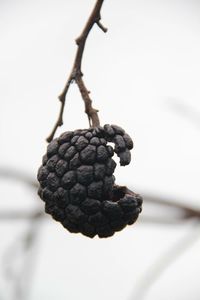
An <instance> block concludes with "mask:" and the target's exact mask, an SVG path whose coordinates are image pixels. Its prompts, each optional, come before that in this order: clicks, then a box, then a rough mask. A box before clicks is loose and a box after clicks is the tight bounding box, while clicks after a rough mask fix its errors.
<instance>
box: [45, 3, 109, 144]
mask: <svg viewBox="0 0 200 300" xmlns="http://www.w3.org/2000/svg"><path fill="white" fill-rule="evenodd" d="M103 1H104V0H97V1H96V4H95V6H94V9H93V11H92V13H91V15H90V17H89V19H88V21H87V23H86V25H85V27H84V29H83V31H82V33H81V35H80V36H79V37H78V38H77V39H76V44H77V46H78V48H77V51H76V56H75V60H74V64H73V68H72V71H71V73H70V75H69V77H68V79H67V82H66V84H65V86H64V89H63V91H62V93H61V94H60V95H59V97H58V99H59V100H60V101H61V107H60V112H59V116H58V119H57V121H56V123H55V125H54V128H53V130H52V132H51V134H50V135H49V137H48V138H47V142H51V141H52V139H53V137H54V134H55V132H56V130H57V128H58V127H59V126H62V125H63V112H64V107H65V100H66V95H67V92H68V90H69V87H70V85H71V83H72V82H75V83H77V85H78V87H79V90H80V92H81V96H82V98H83V101H84V102H85V112H86V114H87V115H88V120H89V125H90V126H98V125H99V124H100V122H99V117H98V114H97V112H98V110H96V109H94V108H93V107H92V100H91V98H90V97H89V93H88V90H87V88H86V86H85V84H84V82H83V79H82V77H83V73H82V71H81V65H82V58H83V52H84V49H85V43H86V40H87V37H88V34H89V32H90V30H91V29H92V27H93V25H94V24H97V26H98V27H99V28H100V29H101V30H102V31H103V32H106V31H107V28H105V27H104V26H103V25H102V24H101V23H100V20H101V15H100V11H101V7H102V4H103Z"/></svg>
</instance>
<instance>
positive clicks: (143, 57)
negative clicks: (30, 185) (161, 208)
mask: <svg viewBox="0 0 200 300" xmlns="http://www.w3.org/2000/svg"><path fill="white" fill-rule="evenodd" d="M93 4H94V1H92V0H84V1H81V0H75V1H72V0H71V1H70V0H68V1H66V0H65V1H64V0H57V1H55V0H54V1H53V0H51V1H47V0H35V1H31V0H26V1H23V0H19V1H14V0H10V1H5V0H1V1H0V36H1V47H0V70H1V71H0V99H1V100H0V104H1V107H0V140H1V152H0V165H1V167H10V168H14V169H18V170H22V171H25V172H27V173H28V174H30V175H31V176H33V177H34V176H35V174H36V172H37V169H38V166H39V165H40V162H41V156H42V155H43V153H44V152H45V148H46V143H45V141H44V140H45V138H46V137H47V135H48V134H49V133H50V131H51V129H52V127H53V125H54V122H55V121H56V118H57V115H58V110H59V102H58V100H57V95H58V94H59V93H60V92H61V90H62V88H63V86H64V83H65V80H66V78H67V76H68V74H69V72H70V70H71V67H72V62H73V58H74V55H75V51H76V46H75V43H74V39H75V38H76V37H77V36H78V35H79V34H80V32H81V30H82V28H83V25H84V23H85V21H86V19H87V17H88V14H89V12H90V10H91V8H92V6H93ZM102 23H103V24H104V25H105V26H106V27H108V29H109V30H108V32H107V33H106V34H104V33H103V32H102V31H100V30H99V29H98V28H94V30H93V31H92V32H91V35H90V36H89V38H88V41H87V44H86V50H85V54H84V59H83V72H84V74H85V77H84V79H85V82H86V85H87V87H88V89H89V90H91V97H92V99H93V104H94V107H95V108H98V109H99V110H100V114H99V115H100V120H101V124H102V125H103V124H104V123H111V124H118V125H120V126H122V127H123V128H124V129H125V130H126V131H127V132H128V133H129V134H130V135H131V136H132V137H133V140H134V143H135V148H134V150H133V152H132V153H133V160H132V164H131V165H130V166H128V167H126V168H120V167H118V168H117V171H116V178H117V182H118V183H119V184H127V185H128V186H130V187H134V190H135V191H136V192H140V193H142V192H145V193H148V192H149V193H154V194H157V195H163V196H165V197H167V196H169V197H172V198H175V199H177V201H185V202H187V203H188V204H189V205H193V206H195V207H200V202H199V195H200V192H199V178H200V156H199V153H200V139H199V131H200V101H199V98H200V85H199V77H200V55H199V53H200V2H199V1H194V0H187V1H186V0H182V1H180V0H173V1H172V0H165V1H164V0H140V1H139V0H138V1H137V0H124V1H119V0H115V1H111V0H110V1H109V0H107V1H106V0H105V4H104V6H103V9H102ZM87 126H88V124H87V117H86V115H85V114H84V107H83V101H82V100H81V97H80V95H79V92H78V89H77V88H76V86H71V88H70V91H69V94H68V96H67V102H66V108H65V115H64V126H63V127H62V129H59V131H58V133H57V134H60V133H61V132H62V131H64V130H68V129H72V130H73V129H76V128H84V127H87ZM1 186H2V187H1V190H2V191H3V196H2V199H1V200H0V207H3V208H7V209H10V208H13V207H15V208H19V209H21V208H22V207H23V208H24V207H26V208H27V209H32V207H33V206H36V205H40V204H39V203H38V202H37V200H36V201H35V198H33V197H32V196H33V195H32V194H31V197H30V191H29V190H26V189H25V190H24V186H21V185H19V184H18V183H12V185H11V182H6V181H5V180H4V181H1ZM8 190H9V195H8V192H7V191H8ZM16 196H17V197H16ZM29 198H31V199H29ZM32 198H33V199H32ZM29 200H30V201H29ZM36 202H37V203H36ZM144 211H145V205H144ZM13 226H14V225H13ZM14 227H15V226H14ZM14 227H13V229H11V226H10V225H8V224H4V225H2V227H1V226H0V232H2V233H3V234H5V232H6V234H5V236H6V235H7V236H9V235H10V231H11V230H14ZM22 227H23V226H22ZM189 227H190V225H186V226H185V227H184V226H183V227H175V228H174V227H169V228H168V227H167V228H165V227H162V226H160V227H159V228H158V225H151V226H145V225H142V224H140V223H139V224H138V225H136V227H135V228H134V227H130V228H128V229H125V230H124V231H123V232H121V233H119V234H116V235H115V236H114V237H113V238H111V239H108V240H98V239H95V240H88V239H86V238H85V237H81V236H74V235H71V234H68V233H66V231H65V230H64V229H63V228H61V226H60V225H59V224H57V223H55V222H53V221H52V220H51V219H50V218H49V222H48V223H45V224H44V226H43V229H42V233H41V238H40V243H41V247H40V248H41V251H40V252H39V254H38V255H39V257H38V261H39V262H37V267H36V270H35V277H34V284H33V288H32V293H31V297H30V299H31V300H37V299H48V300H51V299H52V300H53V299H55V298H57V295H59V300H62V299H70V300H75V299H76V300H78V299H87V300H90V299H95V300H99V299H104V300H107V299H115V300H118V299H119V300H125V299H128V297H130V294H131V292H132V291H133V290H134V289H135V288H136V287H137V285H138V282H139V279H140V277H141V276H142V275H143V274H144V273H145V272H146V270H148V268H149V266H151V265H152V264H153V262H154V261H155V260H156V258H157V257H159V256H160V255H161V254H162V253H164V252H165V251H166V249H167V247H169V246H170V245H171V244H173V243H174V242H175V241H176V240H177V239H178V238H179V237H181V236H183V235H184V233H185V232H187V230H189ZM17 230H18V231H19V232H20V231H21V230H22V228H21V227H20V225H19V228H18V229H17V227H16V231H17ZM8 240H9V238H8V239H6V237H5V243H4V244H5V245H6V243H8ZM199 246H200V244H199V242H198V244H196V246H195V247H193V248H191V250H190V251H188V252H187V253H185V254H184V256H182V257H180V259H179V260H178V261H176V264H175V265H173V266H171V267H169V268H168V269H167V271H166V272H165V273H164V274H163V276H162V277H161V278H160V279H159V282H157V283H156V284H155V286H154V287H152V289H151V290H150V291H149V293H148V297H147V298H145V299H147V300H151V299H154V300H165V299H166V300H167V299H170V300H179V299H181V300H188V299H190V300H198V299H199V294H200V290H199V287H198V285H197V281H196V280H195V278H198V276H199V275H200V274H199V272H200V271H199V270H200V268H199V263H200V262H199V258H198V255H197V253H198V251H199ZM2 249H3V247H2ZM1 251H2V250H1V249H0V253H1ZM191 278H194V279H193V280H190V279H191ZM188 282H189V283H188ZM180 286H181V289H180ZM0 296H1V295H0ZM5 299H6V298H5ZM3 300H4V299H3ZM6 300H7V299H6ZM136 300H140V299H136Z"/></svg>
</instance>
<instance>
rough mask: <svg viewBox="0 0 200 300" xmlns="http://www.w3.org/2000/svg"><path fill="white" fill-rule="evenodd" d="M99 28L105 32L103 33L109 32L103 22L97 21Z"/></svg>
mask: <svg viewBox="0 0 200 300" xmlns="http://www.w3.org/2000/svg"><path fill="white" fill-rule="evenodd" d="M96 24H97V26H99V28H100V29H101V30H102V31H103V32H105V33H106V32H107V31H108V28H106V27H105V26H104V25H103V24H102V23H101V22H100V20H98V21H96Z"/></svg>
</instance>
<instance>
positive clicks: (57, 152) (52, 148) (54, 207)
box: [38, 124, 142, 238]
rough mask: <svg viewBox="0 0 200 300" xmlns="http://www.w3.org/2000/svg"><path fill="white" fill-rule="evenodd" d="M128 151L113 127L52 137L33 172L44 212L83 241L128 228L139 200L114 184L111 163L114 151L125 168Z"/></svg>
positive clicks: (129, 142)
mask: <svg viewBox="0 0 200 300" xmlns="http://www.w3.org/2000/svg"><path fill="white" fill-rule="evenodd" d="M107 142H113V143H114V145H115V148H114V150H113V148H112V147H111V146H110V145H108V144H107ZM132 148H133V142H132V139H131V138H130V136H129V135H128V134H126V133H125V131H124V130H123V129H122V128H121V127H119V126H117V125H108V124H106V125H104V127H100V126H99V127H95V128H89V129H85V130H76V131H74V132H71V131H68V132H65V133H63V134H62V135H61V136H60V137H59V138H56V139H54V140H53V141H52V142H51V143H50V144H49V145H48V147H47V154H46V155H44V157H43V163H42V166H41V167H40V168H39V170H38V181H39V183H40V188H39V191H38V193H39V195H40V197H41V199H42V200H43V201H44V202H45V211H46V212H47V213H49V214H51V215H52V217H53V218H54V219H55V220H57V221H59V222H61V223H62V225H63V226H64V227H65V228H66V229H68V230H69V231H70V232H74V233H77V232H81V233H82V234H84V235H86V236H88V237H94V236H95V235H98V236H99V237H100V238H103V237H109V236H112V235H113V234H114V233H115V232H116V231H120V230H122V229H123V228H124V227H125V226H126V225H131V224H133V223H134V222H135V221H136V220H137V218H138V215H139V213H140V212H141V206H142V198H141V197H140V196H139V195H137V194H135V193H133V192H131V191H130V190H128V189H127V188H126V187H120V186H117V185H115V184H114V183H115V177H114V176H113V173H114V170H115V167H116V163H115V161H114V160H113V159H112V156H113V155H114V152H115V153H116V154H117V156H118V157H119V159H120V165H121V166H125V165H128V164H129V163H130V161H131V154H130V150H131V149H132Z"/></svg>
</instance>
